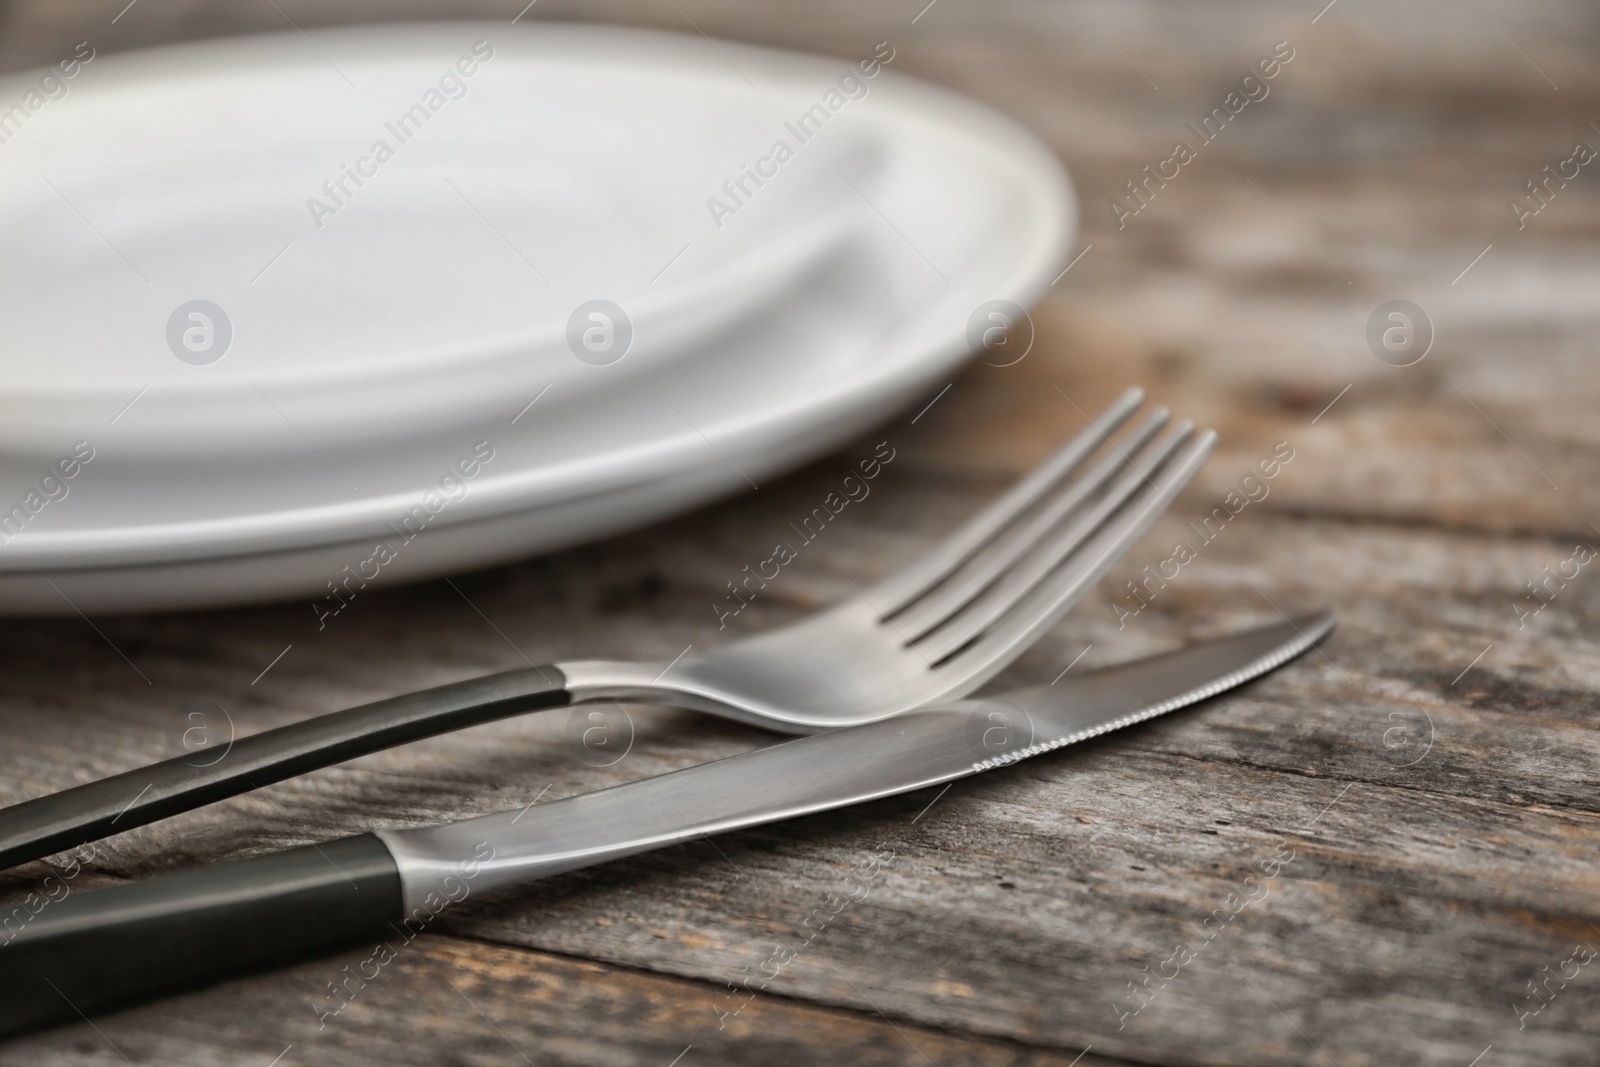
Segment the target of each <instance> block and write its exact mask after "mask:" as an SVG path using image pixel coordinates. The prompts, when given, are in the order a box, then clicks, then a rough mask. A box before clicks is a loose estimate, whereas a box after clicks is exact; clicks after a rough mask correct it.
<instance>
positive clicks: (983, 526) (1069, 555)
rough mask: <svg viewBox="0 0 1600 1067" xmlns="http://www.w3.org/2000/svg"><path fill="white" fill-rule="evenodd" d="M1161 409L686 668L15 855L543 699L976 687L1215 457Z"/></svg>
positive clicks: (471, 704)
mask: <svg viewBox="0 0 1600 1067" xmlns="http://www.w3.org/2000/svg"><path fill="white" fill-rule="evenodd" d="M1143 403H1144V392H1143V390H1141V389H1138V388H1132V389H1129V390H1128V391H1127V392H1125V393H1124V394H1123V395H1122V396H1121V397H1120V398H1118V399H1117V401H1116V402H1115V403H1113V404H1112V405H1111V406H1110V407H1109V408H1108V409H1106V411H1104V412H1102V413H1101V414H1100V415H1099V416H1097V417H1096V418H1095V419H1094V420H1093V421H1092V422H1091V423H1090V424H1089V426H1088V427H1086V428H1085V429H1084V430H1083V431H1082V432H1081V433H1079V434H1078V435H1077V436H1076V437H1074V438H1073V439H1072V440H1070V441H1068V442H1067V443H1066V444H1065V445H1064V446H1062V447H1061V449H1060V450H1059V451H1057V452H1056V453H1055V454H1054V455H1052V456H1050V457H1049V458H1048V459H1046V460H1045V461H1044V462H1043V463H1042V464H1040V465H1039V466H1038V467H1036V468H1035V469H1034V470H1033V471H1031V472H1029V473H1028V474H1027V475H1025V476H1024V477H1023V478H1022V479H1021V480H1019V481H1018V482H1017V483H1016V484H1015V485H1014V486H1012V488H1011V489H1009V490H1008V491H1007V492H1005V493H1004V494H1003V495H1002V496H1000V497H999V498H998V499H997V500H995V501H994V502H993V503H992V504H990V505H989V506H988V507H987V508H985V509H984V510H983V511H981V512H979V513H978V514H977V515H976V516H974V517H973V518H972V519H970V520H969V521H968V522H967V523H966V524H965V525H963V526H962V527H960V528H959V529H957V530H956V531H955V532H954V533H953V534H951V535H949V536H948V537H946V538H945V539H944V540H943V541H942V542H940V543H939V544H938V545H936V546H935V547H934V548H933V549H932V550H931V551H929V552H928V553H926V554H925V555H924V556H922V557H921V558H920V559H918V560H916V561H915V562H913V563H912V564H911V565H909V566H907V567H906V568H904V569H903V570H901V571H900V572H899V573H897V574H895V575H893V576H892V577H890V578H888V579H887V580H885V581H883V582H880V583H879V584H877V585H875V586H872V587H870V588H868V589H865V590H862V589H860V588H859V587H857V588H856V595H855V596H853V597H851V598H848V599H847V600H845V601H844V602H843V603H841V604H838V605H836V606H834V607H832V608H829V609H825V610H823V611H821V612H818V613H817V614H815V615H812V616H810V617H808V618H805V619H802V620H800V621H798V622H795V623H792V624H790V625H787V626H783V627H780V628H779V629H776V630H772V631H769V632H766V633H763V634H759V635H757V636H754V637H749V638H745V639H743V640H740V641H736V642H734V643H732V644H729V645H726V646H724V647H721V648H717V649H712V650H711V651H709V652H705V653H701V654H699V655H695V656H687V655H685V656H682V657H680V658H679V659H678V660H676V661H674V662H672V663H667V664H662V663H638V662H623V661H614V660H577V661H571V662H563V663H557V664H550V665H544V666H535V667H527V668H521V669H517V670H512V671H506V672H504V673H500V674H493V675H488V676H486V677H482V678H474V679H468V680H465V681H460V682H454V683H451V684H449V685H444V686H439V687H437V688H434V689H427V690H423V691H421V692H417V693H411V694H407V695H405V696H399V697H392V698H389V699H387V700H380V701H377V702H375V703H371V704H364V705H361V706H359V707H355V708H350V709H347V710H344V711H338V712H333V713H331V714H327V715H321V716H317V717H315V718H311V719H307V720H305V721H303V722H298V723H293V724H291V725H288V726H282V727H278V728H277V729H273V730H266V731H263V732H261V733H259V734H253V735H251V736H249V737H245V738H241V739H239V740H237V741H235V742H234V743H233V744H232V746H231V747H230V748H229V749H228V750H227V751H226V752H225V754H224V756H222V757H219V758H217V759H215V760H213V761H211V762H210V763H209V764H208V765H205V766H196V765H194V764H191V763H189V762H186V759H185V757H176V758H173V759H169V760H166V761H163V762H161V763H156V764H152V765H150V766H148V767H144V768H142V769H138V770H133V771H128V772H125V773H123V774H118V775H114V776H112V777H109V778H104V779H101V780H99V781H95V782H90V783H88V784H86V785H81V786H77V787H74V788H72V789H67V790H64V791H62V792H60V793H55V794H51V795H49V796H44V797H39V798H36V799H34V800H29V801H25V802H23V803H21V804H16V805H12V806H11V807H9V808H5V809H3V810H0V868H3V867H7V866H11V865H14V864H17V863H22V862H25V861H27V860H31V859H38V858H41V857H43V856H48V855H50V854H52V853H54V852H57V851H60V850H62V849H65V848H70V847H72V846H74V845H78V844H82V843H83V842H85V841H90V840H94V839H96V838H98V837H103V836H106V835H108V834H111V833H116V832H120V831H122V830H127V829H131V828H133V827H135V826H141V825H144V824H146V823H149V822H154V821H155V820H157V819H162V818H165V817H167V816H169V815H174V814H177V813H178V812H181V811H187V810H189V809H191V808H195V807H199V806H201V805H203V804H207V803H210V802H212V801H215V800H221V799H223V798H225V797H230V796H236V795H238V794H240V793H244V792H248V791H250V790H252V789H256V788H259V787H260V786H263V785H268V784H271V783H273V782H279V781H282V780H284V779H286V778H290V777H293V776H295V775H298V774H303V773H305V772H307V771H311V770H315V769H317V768H321V767H327V766H330V765H332V764H335V763H341V762H343V761H345V760H348V759H353V758H355V757H356V756H360V755H365V754H367V753H371V752H377V751H380V750H382V749H386V748H390V747H393V746H395V745H399V744H403V743H405V742H407V741H413V740H417V739H420V738H424V737H431V736H435V735H437V734H441V733H445V732H448V731H450V730H455V729H460V728H463V727H467V726H473V725H476V724H479V723H484V722H489V721H492V720H495V719H501V718H506V717H509V716H512V715H516V714H519V713H521V712H525V711H534V710H538V709H543V708H552V707H562V706H566V705H569V704H578V703H587V702H594V701H648V702H653V703H658V704H667V705H672V706H677V707H685V708H693V709H697V710H700V711H704V712H709V713H710V714H713V715H718V716H722V717H724V718H728V719H735V720H738V721H740V722H744V723H749V724H753V725H756V726H762V727H765V728H767V729H771V730H777V731H780V732H784V733H796V734H804V733H815V732H819V731H822V730H829V729H834V728H837V727H842V726H855V725H860V724H863V723H868V722H875V721H877V720H880V719H886V718H889V717H890V716H893V715H898V714H900V713H902V712H906V711H910V710H912V709H915V708H918V707H922V706H924V705H927V704H930V703H933V702H936V701H939V700H949V699H955V698H958V697H962V696H965V695H967V694H969V693H971V692H973V691H974V690H976V689H977V688H978V687H979V686H981V685H983V683H984V682H986V681H988V680H989V679H990V678H992V677H994V675H996V674H998V673H999V672H1000V671H1001V670H1002V669H1004V668H1005V667H1006V666H1007V665H1008V664H1009V663H1010V662H1011V661H1012V660H1014V659H1015V658H1016V657H1017V656H1018V655H1020V654H1021V653H1022V651H1023V650H1024V649H1026V648H1027V647H1028V646H1029V645H1030V644H1032V643H1033V641H1034V640H1035V639H1036V638H1037V637H1038V636H1039V635H1040V634H1042V633H1043V632H1044V631H1045V630H1046V629H1048V628H1049V627H1050V626H1051V625H1053V624H1054V623H1055V622H1056V621H1057V620H1058V619H1059V618H1060V617H1061V616H1062V615H1063V614H1064V613H1065V612H1066V611H1068V610H1069V609H1070V608H1071V607H1072V606H1073V605H1074V604H1076V603H1077V602H1078V600H1080V599H1081V598H1082V597H1083V595H1084V594H1085V593H1086V592H1087V591H1088V589H1089V588H1090V587H1091V586H1092V585H1093V584H1094V583H1095V582H1096V581H1097V580H1099V578H1100V577H1101V576H1102V575H1104V574H1105V572H1106V571H1107V570H1109V569H1110V567H1111V566H1112V565H1113V564H1114V563H1115V562H1116V560H1117V559H1118V558H1119V557H1121V555H1122V554H1123V553H1124V552H1126V551H1127V549H1128V548H1129V547H1131V546H1132V544H1133V542H1134V541H1135V540H1137V539H1138V537H1139V536H1140V535H1141V534H1142V533H1143V532H1144V531H1145V530H1146V529H1147V528H1148V527H1149V526H1150V524H1151V523H1152V522H1154V521H1155V519H1156V517H1157V516H1158V515H1160V514H1161V512H1162V511H1164V510H1165V509H1166V507H1167V506H1168V505H1169V504H1170V503H1171V502H1172V500H1173V498H1174V497H1176V496H1177V494H1178V493H1179V492H1180V491H1181V490H1182V489H1183V487H1184V486H1185V485H1186V484H1188V482H1189V480H1190V479H1191V478H1193V477H1194V475H1195V473H1196V472H1197V471H1198V470H1199V468H1200V466H1201V465H1202V464H1203V463H1204V462H1205V459H1206V457H1207V456H1208V455H1209V454H1210V452H1211V450H1212V448H1213V447H1214V445H1215V443H1216V435H1215V434H1214V433H1213V432H1212V431H1210V430H1207V431H1205V432H1203V433H1199V434H1196V432H1195V429H1194V426H1193V425H1192V424H1191V423H1188V422H1183V423H1180V424H1178V425H1177V426H1176V427H1174V428H1173V429H1172V431H1171V432H1169V433H1168V434H1167V435H1166V436H1165V437H1161V439H1160V440H1159V441H1158V440H1157V438H1158V437H1160V436H1161V431H1162V430H1163V429H1164V428H1165V426H1166V424H1167V422H1168V421H1169V418H1170V415H1169V413H1168V412H1167V410H1166V409H1165V408H1156V409H1154V410H1153V411H1152V412H1151V413H1150V414H1149V415H1148V416H1147V417H1146V418H1145V419H1144V420H1143V422H1142V423H1141V424H1140V425H1139V426H1137V427H1136V428H1134V429H1133V430H1132V431H1131V432H1129V433H1128V434H1126V435H1125V436H1124V438H1123V439H1122V440H1121V441H1120V442H1115V441H1112V439H1111V435H1112V434H1113V433H1115V432H1117V430H1118V429H1120V428H1121V427H1122V426H1123V424H1124V423H1126V422H1127V421H1128V420H1129V419H1130V418H1131V417H1132V415H1133V414H1134V413H1135V412H1136V411H1137V410H1138V409H1139V407H1141V406H1142V405H1143ZM1103 445H1108V446H1109V449H1108V453H1109V454H1106V455H1104V456H1103V457H1102V458H1100V459H1099V460H1097V461H1094V462H1093V463H1092V464H1091V460H1092V459H1093V457H1094V455H1095V454H1096V453H1097V452H1099V451H1100V450H1101V447H1102V446H1103ZM1075 473H1076V474H1077V477H1076V478H1071V477H1070V476H1071V475H1073V474H1075ZM853 584H854V583H852V585H853Z"/></svg>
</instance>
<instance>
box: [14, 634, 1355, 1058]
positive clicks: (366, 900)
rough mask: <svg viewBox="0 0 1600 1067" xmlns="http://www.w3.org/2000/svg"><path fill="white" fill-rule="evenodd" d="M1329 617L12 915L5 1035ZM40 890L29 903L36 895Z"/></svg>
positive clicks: (928, 759) (624, 843)
mask: <svg viewBox="0 0 1600 1067" xmlns="http://www.w3.org/2000/svg"><path fill="white" fill-rule="evenodd" d="M1332 628H1333V616H1332V614H1330V613H1327V612H1323V613H1321V614H1316V615H1307V616H1302V617H1300V618H1297V619H1286V620H1285V621H1284V622H1281V623H1278V624H1275V625H1272V626H1266V627H1262V628H1260V629H1255V630H1248V631H1244V632H1241V633H1237V634H1233V635H1230V636H1226V637H1222V638H1217V639H1215V640H1210V641H1202V642H1199V643H1197V644H1194V645H1190V646H1188V647H1186V648H1182V649H1179V650H1177V651H1174V652H1168V653H1164V654H1162V655H1157V656H1151V657H1147V658H1144V659H1140V660H1135V661H1132V662H1129V663H1124V664H1120V665H1118V666H1115V667H1110V668H1107V669H1104V670H1100V671H1094V672H1085V673H1083V674H1080V675H1077V676H1075V677H1074V678H1073V679H1072V680H1071V682H1070V684H1067V683H1065V682H1063V684H1060V685H1044V686H1035V687H1032V688H1028V689H1019V690H1015V691H1012V692H1009V693H1005V694H1001V695H999V696H996V697H991V698H989V699H986V700H983V699H979V700H964V701H960V702H957V703H952V704H949V705H946V706H944V707H942V708H938V709H932V710H922V711H915V712H909V713H907V714H904V715H900V716H897V717H895V718H891V719H886V720H884V721H882V722H877V723H872V724H869V725H866V726H855V727H850V728H847V729H841V730H836V731H833V732H831V733H826V734H819V735H816V736H812V737H803V738H800V739H798V740H794V741H787V742H784V743H781V744H776V745H772V746H770V747H768V748H763V749H759V750H757V751H754V752H747V753H744V754H742V755H738V756H732V757H729V758H727V759H722V760H717V761H715V762H712V763H706V764H701V765H698V766H694V767H688V768H685V769H683V770H679V771H673V772H671V773H669V774H663V775H659V776H657V777H654V778H646V779H643V780H641V781H637V782H631V783H629V784H627V785H620V786H615V787H613V788H610V789H602V790H599V791H597V792H593V793H584V794H581V795H579V796H575V797H569V798H567V799H565V800H557V801H552V802H550V803H548V804H542V805H539V806H538V807H530V808H525V809H523V810H522V811H520V812H503V813H499V814H495V815H485V816H481V817H478V818H473V819H465V820H462V821H459V822H452V823H445V824H443V825H439V826H426V827H419V828H416V829H410V830H380V831H377V832H375V833H367V834H360V835H358V836H355V837H347V838H343V839H341V840H337V841H332V842H327V843H323V844H313V845H304V846H301V847H299V848H294V849H290V850H288V851H286V852H278V853H273V854H270V855H265V856H257V857H254V858H252V859H246V860H235V861H231V862H227V863H218V864H213V865H210V866H207V867H202V868H199V869H197V870H192V871H186V872H183V873H180V874H173V875H164V876H160V877H156V878H151V879H148V880H146V881H143V882H138V883H135V884H133V885H128V886H121V887H118V888H114V889H107V890H102V891H99V892H94V893H84V894H69V895H67V896H65V897H63V898H61V899H58V900H55V901H46V902H43V903H41V905H40V907H39V908H38V909H37V911H33V910H32V909H30V908H26V907H23V908H18V909H17V910H16V911H14V912H13V913H12V914H11V916H7V917H0V927H3V930H0V941H5V943H4V944H0V1037H4V1036H9V1035H14V1034H19V1033H25V1032H29V1031H32V1030H37V1029H41V1028H44V1027H47V1026H52V1025H57V1024H60V1023H65V1022H75V1021H77V1020H79V1019H80V1018H87V1017H88V1014H89V1013H91V1012H101V1011H105V1010H107V1009H110V1008H115V1007H120V1006H123V1005H127V1004H131V1003H134V1002H137V1001H140V1000H146V999H149V998H152V997H156V996H161V995H164V994H168V993H173V992H177V991H178V990H181V989H186V988H190V987H194V986H198V985H203V984H206V983H210V982H216V981H220V980H222V979H224V978H229V977H233V976H235V975H239V974H244V973H249V972H253V971H259V970H263V969H267V968H271V967H274V966H279V965H282V964H286V963H289V962H292V961H294V960H297V959H301V958H303V957H306V956H312V955H318V954H325V953H328V952H332V951H335V950H337V949H341V948H344V947H347V946H350V945H354V944H359V943H361V942H362V941H363V940H365V939H368V938H373V937H377V938H380V939H383V938H387V937H390V936H392V935H395V934H397V933H398V934H401V936H404V937H405V938H406V939H407V940H409V939H410V937H412V936H415V932H416V931H420V930H422V929H425V928H426V927H427V925H428V924H429V923H431V922H432V921H433V920H434V919H435V918H437V917H438V915H439V914H440V913H441V912H443V911H444V910H445V909H447V908H448V907H449V906H450V905H451V904H452V903H456V902H459V901H461V900H463V899H465V898H466V896H467V895H469V894H477V893H484V892H488V891H490V890H493V889H498V888H502V887H505V886H511V885H520V884H523V883H526V882H530V881H533V880H535V879H539V878H545V877H549V876H550V875H554V874H559V873H561V872H564V871H571V870H576V869H578V868H581V867H588V866H592V865H594V864H597V863H604V862H606V861H607V860H613V859H617V858H620V857H623V856H630V855H634V854H636V853H640V852H646V851H649V850H650V849H655V848H661V847H663V846H666V845H671V844H676V843H678V842H681V841H687V840H692V839H694V838H698V837H701V836H704V835H709V834H718V833H726V832H727V831H729V830H737V829H740V828H742V827H747V826H756V825H759V824H762V823H768V822H775V821H778V820H781V819H789V818H794V817H796V816H800V815H808V814H812V813H815V812H820V811H827V810H829V809H832V808H839V807H843V806H845V805H848V804H859V803H862V802H865V801H869V800H875V799H878V798H881V797H888V796H893V795H895V794H897V793H905V792H910V791H911V790H914V789H921V788H924V787H927V786H932V785H940V784H942V783H945V782H950V781H954V780H956V779H958V778H964V777H967V776H968V775H972V774H976V773H978V772H980V771H985V770H990V769H993V768H995V767H1000V766H1004V765H1006V764H1009V763H1015V762H1017V761H1018V760H1022V759H1026V758H1028V757H1030V756H1036V755H1038V754H1040V753H1042V752H1048V751H1051V750H1052V749H1056V748H1061V747H1063V746H1065V745H1071V744H1075V743H1077V742H1079V741H1083V740H1087V739H1088V738H1091V737H1096V736H1098V735H1100V734H1103V733H1108V732H1110V731H1112V730H1119V729H1121V728H1123V727H1125V726H1129V725H1132V724H1133V723H1136V722H1141V721H1143V720H1145V719H1150V718H1154V717H1156V716H1158V715H1163V714H1165V713H1167V712H1169V711H1173V710H1175V709H1177V708H1181V707H1183V706H1185V705H1187V704H1192V703H1195V702H1196V701H1200V700H1204V699H1206V698H1207V697H1211V696H1214V695H1216V694H1218V693H1221V692H1223V691H1224V690H1227V689H1230V688H1232V687H1234V686H1236V685H1239V684H1241V683H1243V682H1246V681H1248V680H1250V679H1252V678H1255V677H1257V676H1259V675H1262V674H1265V673H1266V672H1268V671H1270V670H1272V669H1274V668H1275V667H1278V666H1279V665H1281V664H1283V663H1286V662H1288V661H1289V660H1291V659H1293V658H1294V657H1296V656H1298V655H1300V654H1301V653H1302V652H1304V651H1306V650H1307V649H1309V648H1310V647H1311V646H1312V645H1313V644H1315V643H1316V642H1317V641H1319V640H1321V639H1322V638H1323V637H1324V636H1325V635H1326V634H1327V633H1328V632H1329V631H1330V630H1332ZM30 899H33V898H30Z"/></svg>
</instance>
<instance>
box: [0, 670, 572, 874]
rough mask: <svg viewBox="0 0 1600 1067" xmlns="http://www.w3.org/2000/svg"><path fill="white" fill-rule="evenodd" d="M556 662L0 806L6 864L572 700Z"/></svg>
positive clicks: (0, 858) (0, 863)
mask: <svg viewBox="0 0 1600 1067" xmlns="http://www.w3.org/2000/svg"><path fill="white" fill-rule="evenodd" d="M566 684H567V681H566V676H565V675H564V674H562V672H561V669H560V668H559V667H552V666H545V667H528V668H523V669H521V670H515V671H506V672H504V673H501V674H491V675H489V676H487V677H484V678H471V679H468V680H466V681H462V682H453V683H451V684H449V685H443V686H439V687H437V688H435V689H425V690H423V691H422V692H420V693H408V694H406V695H404V696H398V697H391V698H389V699H388V700H379V701H377V702H375V703H372V704H363V705H361V706H360V707H355V708H348V709H346V710H344V711H336V712H332V713H330V714H327V715H319V716H316V717H315V718H311V719H306V720H305V721H303V722H297V723H292V724H290V725H288V726H280V727H278V728H277V729H275V730H264V731H262V732H261V733H258V734H252V735H250V736H249V737H242V738H239V739H237V740H235V741H232V742H231V743H230V744H229V746H228V747H227V748H226V749H225V750H224V752H223V754H222V755H221V756H219V757H216V758H214V759H213V758H212V757H211V756H210V755H209V754H208V753H209V752H210V751H211V749H210V748H207V749H203V750H200V751H199V752H194V753H190V754H189V755H187V756H177V757H174V758H172V759H169V760H164V761H162V762H161V763H153V764H151V765H150V766H148V767H143V768H140V769H138V770H133V771H128V772H126V773H123V774H117V775H113V776H111V777H109V778H102V779H100V780H98V781H94V782H89V783H87V784H85V785H80V786H74V787H73V788H71V789H64V790H62V791H61V792H59V793H52V794H50V795H49V796H43V797H37V798H35V799H33V800H27V801H23V802H22V803H21V804H13V805H12V806H10V807H8V808H3V809H0V869H3V868H6V867H11V866H15V865H16V864H18V863H26V862H27V861H29V860H36V859H40V858H42V857H44V856H48V855H51V854H52V853H55V852H59V851H61V850H63V849H68V848H73V847H74V846H77V845H81V844H83V843H84V842H86V841H94V840H97V839H98V838H102V837H107V836H109V835H111V834H114V833H120V832H121V831H123V830H131V829H133V828H134V827H135V826H143V825H145V824H146V823H150V822H154V821H155V820H157V819H164V818H166V817H167V816H169V815H176V814H178V813H179V812H183V811H189V810H190V809H192V808H198V807H200V806H202V805H204V804H209V803H211V802H212V801H216V800H222V799H225V798H227V797H231V796H237V795H239V794H240V793H248V792H249V791H250V790H252V789H256V788H258V787H260V786H263V785H270V784H272V783H273V782H281V781H283V780H284V779H285V778H292V777H294V776H295V775H297V774H304V773H306V772H307V771H313V770H317V769H318V768H321V767H328V766H332V765H333V764H335V763H342V762H344V761H345V760H348V759H354V758H355V757H357V756H364V755H366V754H368V753H370V752H379V751H382V750H383V749H386V748H393V747H394V746H395V745H401V744H405V743H406V742H407V741H416V740H419V739H421V738H424V737H433V736H435V735H437V734H442V733H447V732H449V731H451V730H458V729H462V728H464V727H467V726H476V725H478V724H479V723H485V722H492V721H494V720H495V719H503V718H507V717H509V716H512V715H517V714H520V713H521V712H524V711H533V710H536V709H539V708H551V707H562V706H564V705H567V704H570V703H571V702H572V695H571V693H569V692H568V691H567V689H566V688H565V687H566Z"/></svg>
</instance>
